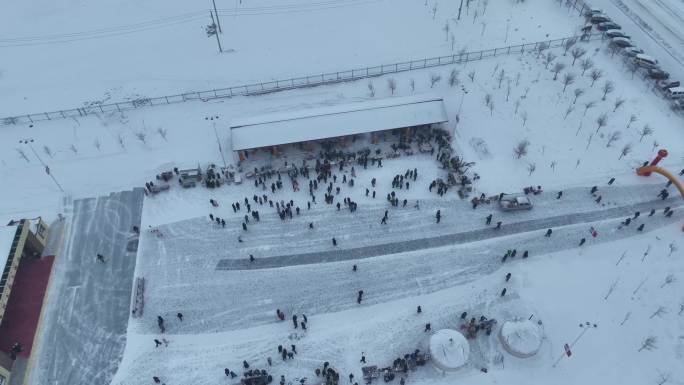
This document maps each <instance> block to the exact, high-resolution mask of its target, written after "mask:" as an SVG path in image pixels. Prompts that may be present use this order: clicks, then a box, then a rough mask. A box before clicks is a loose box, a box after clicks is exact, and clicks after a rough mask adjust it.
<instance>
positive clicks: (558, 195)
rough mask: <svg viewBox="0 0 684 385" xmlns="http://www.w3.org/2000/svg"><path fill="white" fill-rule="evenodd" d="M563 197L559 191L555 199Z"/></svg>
mask: <svg viewBox="0 0 684 385" xmlns="http://www.w3.org/2000/svg"><path fill="white" fill-rule="evenodd" d="M562 196H563V191H559V192H558V194H557V195H556V199H561V197H562Z"/></svg>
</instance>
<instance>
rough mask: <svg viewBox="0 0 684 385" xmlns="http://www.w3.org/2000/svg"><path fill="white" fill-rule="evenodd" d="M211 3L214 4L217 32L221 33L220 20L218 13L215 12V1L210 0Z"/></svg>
mask: <svg viewBox="0 0 684 385" xmlns="http://www.w3.org/2000/svg"><path fill="white" fill-rule="evenodd" d="M211 3H212V4H214V13H215V14H216V24H217V25H218V29H219V32H220V33H223V31H222V30H221V20H219V15H218V11H217V10H216V0H211Z"/></svg>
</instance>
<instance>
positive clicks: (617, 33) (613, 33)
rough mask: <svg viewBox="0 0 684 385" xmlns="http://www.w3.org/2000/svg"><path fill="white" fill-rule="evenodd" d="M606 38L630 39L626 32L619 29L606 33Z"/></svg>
mask: <svg viewBox="0 0 684 385" xmlns="http://www.w3.org/2000/svg"><path fill="white" fill-rule="evenodd" d="M606 36H607V37H610V38H613V37H625V38H627V39H629V36H628V35H625V33H624V32H622V31H620V30H619V29H609V30H607V31H606Z"/></svg>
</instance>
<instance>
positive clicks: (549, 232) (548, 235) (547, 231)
mask: <svg viewBox="0 0 684 385" xmlns="http://www.w3.org/2000/svg"><path fill="white" fill-rule="evenodd" d="M552 233H553V230H551V229H548V230H546V234H544V236H545V237H547V238H548V237H550V236H551V234H552Z"/></svg>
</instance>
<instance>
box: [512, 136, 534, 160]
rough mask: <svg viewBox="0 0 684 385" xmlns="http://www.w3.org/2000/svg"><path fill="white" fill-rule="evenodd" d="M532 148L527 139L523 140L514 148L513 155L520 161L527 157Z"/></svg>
mask: <svg viewBox="0 0 684 385" xmlns="http://www.w3.org/2000/svg"><path fill="white" fill-rule="evenodd" d="M529 147H530V141H529V140H527V139H523V140H521V141H519V142H518V144H516V145H515V147H513V153H514V154H515V156H516V157H517V158H518V159H520V158H522V157H523V156H525V155H527V150H528V148H529Z"/></svg>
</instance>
